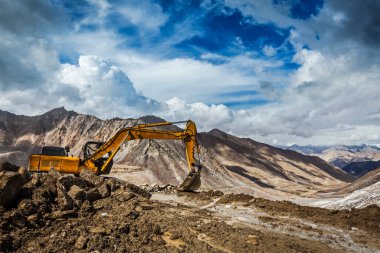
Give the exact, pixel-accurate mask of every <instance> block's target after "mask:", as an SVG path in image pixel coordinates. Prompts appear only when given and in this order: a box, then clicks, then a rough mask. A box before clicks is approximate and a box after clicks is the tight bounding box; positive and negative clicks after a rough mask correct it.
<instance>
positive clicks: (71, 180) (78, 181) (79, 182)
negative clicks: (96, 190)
mask: <svg viewBox="0 0 380 253" xmlns="http://www.w3.org/2000/svg"><path fill="white" fill-rule="evenodd" d="M58 182H60V183H61V184H62V185H63V186H64V187H65V188H66V190H67V191H68V190H70V188H71V187H72V186H73V185H76V186H78V187H79V188H82V189H85V188H87V187H90V186H91V184H90V183H89V182H88V181H87V180H86V179H84V178H80V177H73V176H71V175H65V176H62V177H60V178H59V179H58Z"/></svg>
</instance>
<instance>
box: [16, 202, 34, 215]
mask: <svg viewBox="0 0 380 253" xmlns="http://www.w3.org/2000/svg"><path fill="white" fill-rule="evenodd" d="M18 210H19V211H20V212H21V213H22V214H23V215H25V216H29V215H31V214H35V213H37V211H38V208H37V206H36V205H35V204H34V203H33V201H32V200H30V199H23V200H22V201H21V202H20V203H19V204H18Z"/></svg>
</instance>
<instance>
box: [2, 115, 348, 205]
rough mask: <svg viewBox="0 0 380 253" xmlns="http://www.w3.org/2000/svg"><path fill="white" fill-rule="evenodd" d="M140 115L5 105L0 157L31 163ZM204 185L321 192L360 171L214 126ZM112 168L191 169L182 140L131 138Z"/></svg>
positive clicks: (173, 172)
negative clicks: (27, 112) (30, 112)
mask: <svg viewBox="0 0 380 253" xmlns="http://www.w3.org/2000/svg"><path fill="white" fill-rule="evenodd" d="M159 121H162V119H160V118H157V117H154V116H145V117H142V118H139V119H119V118H115V119H110V120H101V119H98V118H96V117H94V116H90V115H83V114H78V113H75V112H73V111H66V110H65V109H64V108H57V109H54V110H52V111H49V112H47V113H45V114H43V115H39V116H33V117H29V116H19V115H14V114H11V113H8V112H4V111H0V161H10V162H13V163H16V164H18V165H21V166H26V164H27V159H28V155H29V154H30V153H37V152H39V151H40V149H41V147H42V146H45V145H54V146H70V147H71V153H72V154H73V155H80V152H81V147H82V146H83V144H84V143H85V142H87V141H89V140H96V141H105V140H107V139H108V138H110V137H111V136H112V135H113V134H114V133H115V132H116V131H117V130H119V129H121V128H124V127H127V126H131V125H132V124H136V123H144V122H147V123H151V122H159ZM199 142H200V145H201V162H202V164H203V166H204V169H203V171H202V182H203V184H202V187H203V188H204V189H220V190H224V191H226V192H246V193H251V194H254V195H256V196H264V197H268V198H279V199H281V198H289V197H297V196H314V195H315V194H316V193H318V192H319V191H326V190H331V189H334V188H338V187H339V188H340V187H343V186H345V185H346V184H347V182H349V181H352V177H351V176H350V175H348V174H347V173H345V172H344V171H342V170H341V169H339V168H336V167H333V166H331V165H329V164H328V163H327V162H325V161H323V160H322V159H320V158H318V157H314V156H307V155H302V154H299V153H297V152H294V151H290V150H283V149H279V148H275V147H272V146H270V145H267V144H263V143H259V142H255V141H253V140H251V139H248V138H238V137H236V136H233V135H229V134H227V133H224V132H223V131H221V130H218V129H214V130H212V131H210V132H208V133H200V134H199ZM115 161H116V162H115V165H114V168H113V170H112V175H114V176H117V177H120V178H123V179H127V180H129V181H131V182H132V183H135V184H154V183H158V184H173V185H176V184H178V183H179V182H180V181H182V180H183V178H184V177H185V175H186V174H187V168H186V160H185V154H184V147H183V145H182V143H181V141H172V140H138V141H134V142H128V143H127V144H125V145H123V147H122V148H121V150H120V152H119V153H118V155H117V156H116V158H115Z"/></svg>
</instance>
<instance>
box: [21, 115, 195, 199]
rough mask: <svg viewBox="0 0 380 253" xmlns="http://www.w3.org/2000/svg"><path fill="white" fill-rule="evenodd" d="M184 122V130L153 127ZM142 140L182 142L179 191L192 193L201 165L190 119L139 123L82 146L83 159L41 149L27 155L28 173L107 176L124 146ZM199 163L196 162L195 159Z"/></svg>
mask: <svg viewBox="0 0 380 253" xmlns="http://www.w3.org/2000/svg"><path fill="white" fill-rule="evenodd" d="M178 123H186V127H185V130H184V131H183V132H182V131H170V130H159V129H156V127H161V126H168V125H174V124H178ZM141 139H175V140H178V139H179V140H183V141H184V143H185V149H186V159H187V164H188V168H189V170H190V173H189V174H188V176H187V177H186V178H185V180H184V181H183V183H182V184H180V185H179V186H178V190H180V191H194V190H197V189H199V187H200V185H201V179H200V172H201V169H202V166H201V165H200V164H199V163H196V159H195V151H196V152H197V153H198V156H199V152H200V150H199V146H198V142H197V128H196V126H195V123H194V122H193V121H191V120H188V121H178V122H161V123H152V124H138V125H135V126H132V127H127V128H124V129H121V130H119V131H118V132H117V133H116V134H115V135H114V136H113V137H111V138H110V139H109V140H108V141H106V142H97V141H89V142H87V143H86V144H85V145H84V146H83V147H82V152H83V159H81V158H80V157H73V156H68V152H69V151H70V149H69V148H68V147H66V148H62V147H43V148H42V151H41V154H32V155H30V156H29V166H28V169H29V171H31V172H48V171H49V170H50V169H52V168H54V169H55V170H57V171H59V172H60V173H70V174H74V175H78V174H79V173H80V171H81V170H82V169H85V168H86V169H90V170H92V171H93V172H94V173H95V174H96V175H101V174H109V173H110V170H111V168H112V165H113V158H114V157H115V155H116V153H117V152H118V151H119V150H120V147H121V145H122V144H123V143H125V142H127V141H131V140H141ZM198 161H199V160H198Z"/></svg>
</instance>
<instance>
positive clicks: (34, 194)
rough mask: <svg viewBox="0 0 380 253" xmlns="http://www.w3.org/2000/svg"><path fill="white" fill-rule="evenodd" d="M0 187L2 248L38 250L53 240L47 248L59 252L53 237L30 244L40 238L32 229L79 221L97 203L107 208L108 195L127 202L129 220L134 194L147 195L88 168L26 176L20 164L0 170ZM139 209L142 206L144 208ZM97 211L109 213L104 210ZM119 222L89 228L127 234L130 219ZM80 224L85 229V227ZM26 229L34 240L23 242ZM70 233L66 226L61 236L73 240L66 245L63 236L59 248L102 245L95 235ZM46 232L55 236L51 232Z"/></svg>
mask: <svg viewBox="0 0 380 253" xmlns="http://www.w3.org/2000/svg"><path fill="white" fill-rule="evenodd" d="M0 186H1V188H0V200H1V206H0V214H1V219H0V251H1V252H3V251H17V250H19V249H20V248H23V249H27V250H28V251H29V250H33V251H34V250H36V251H37V252H39V251H40V250H39V249H40V247H42V248H45V247H47V248H48V246H47V245H46V243H50V244H51V245H50V246H51V247H52V248H51V249H50V250H53V251H58V248H59V247H57V245H55V243H53V242H54V240H53V241H48V242H44V243H45V244H44V243H42V244H40V245H39V246H35V245H34V246H33V244H35V243H36V244H38V243H40V240H39V239H38V238H36V236H35V232H36V231H38V230H40V229H47V231H48V230H49V228H54V227H56V226H55V225H57V223H59V222H60V221H62V222H64V221H67V219H70V218H73V219H79V220H80V219H86V218H89V217H91V216H92V215H94V214H95V213H96V211H97V210H99V208H103V207H105V205H104V204H105V203H104V204H103V202H102V201H106V200H109V199H111V195H112V199H113V200H116V201H122V202H125V203H126V204H127V203H128V204H129V206H126V208H125V211H124V214H125V216H127V217H129V218H130V219H132V220H133V219H136V218H137V217H138V216H139V212H138V211H136V210H134V206H135V202H136V201H135V200H133V199H140V198H142V199H145V198H149V197H150V194H149V193H148V192H147V191H145V190H143V189H141V188H139V187H137V186H135V185H132V184H128V183H125V182H122V181H117V180H116V179H114V178H112V179H105V178H103V177H97V176H95V175H94V174H93V173H92V172H91V171H88V170H82V172H81V174H80V177H74V176H70V175H60V174H59V173H58V172H57V171H55V170H52V171H50V172H49V173H48V174H33V175H30V174H29V173H28V172H26V171H24V169H20V171H19V172H8V171H3V172H1V174H0ZM110 204H111V203H107V204H106V205H108V206H109V205H110ZM103 205H104V206H103ZM140 208H141V209H142V207H140ZM101 216H107V215H106V213H102V214H101ZM68 224H70V223H68ZM68 224H66V223H64V225H62V224H61V225H59V226H63V227H67V225H68ZM120 224H121V225H120ZM120 224H119V227H116V228H115V227H113V228H107V227H105V226H104V224H101V223H100V224H99V225H100V226H99V227H97V228H93V229H92V230H91V231H92V232H94V233H95V234H97V235H101V234H102V233H103V232H104V230H107V229H108V230H112V231H113V230H114V231H115V233H129V224H127V223H125V222H123V223H120ZM52 225H53V226H52ZM78 228H81V230H82V229H84V227H83V226H79V227H78ZM53 230H54V229H53ZM108 230H107V231H108ZM28 232H31V233H32V234H33V235H34V236H32V238H35V239H34V240H33V241H32V242H31V244H32V245H25V243H26V241H27V240H28V236H26V235H25V234H26V233H28ZM72 232H73V231H72V229H70V227H69V228H68V229H66V232H65V233H66V234H65V235H63V236H62V237H65V239H68V240H69V241H70V240H73V242H74V243H73V244H72V245H71V244H70V243H68V244H67V245H66V242H67V240H63V241H62V245H61V246H62V248H61V249H62V250H67V249H69V248H70V246H72V247H73V248H72V249H73V250H74V248H76V249H82V248H86V245H87V244H88V246H89V247H90V248H91V247H93V249H94V250H96V249H101V248H102V247H103V246H104V245H103V246H102V245H100V246H99V245H98V244H99V240H94V239H91V240H90V239H89V237H86V236H84V235H79V234H78V235H76V234H75V233H72ZM45 235H51V236H52V237H53V236H54V233H53V234H49V233H48V234H45ZM70 235H72V236H70ZM57 236H58V235H57ZM67 236H68V237H67ZM58 237H59V236H58ZM66 237H67V238H66ZM98 237H99V236H97V237H95V238H98ZM29 238H30V237H29ZM91 238H93V237H91ZM98 239H99V238H98ZM25 247H26V248H25ZM35 247H36V248H35ZM97 247H100V248H97ZM48 251H49V250H48ZM69 251H72V250H69Z"/></svg>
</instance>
